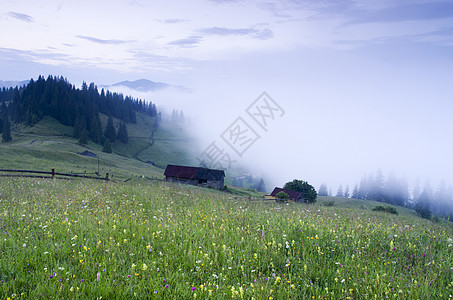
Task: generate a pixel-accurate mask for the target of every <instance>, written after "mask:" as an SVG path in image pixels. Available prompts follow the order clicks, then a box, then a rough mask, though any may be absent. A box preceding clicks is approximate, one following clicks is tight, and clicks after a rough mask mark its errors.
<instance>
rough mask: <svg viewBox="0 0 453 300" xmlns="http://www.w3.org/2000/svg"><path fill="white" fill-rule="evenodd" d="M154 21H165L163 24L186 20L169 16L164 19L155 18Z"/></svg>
mask: <svg viewBox="0 0 453 300" xmlns="http://www.w3.org/2000/svg"><path fill="white" fill-rule="evenodd" d="M156 21H157V22H160V23H165V24H177V23H183V22H187V21H188V20H186V19H178V18H169V19H164V20H161V19H156Z"/></svg>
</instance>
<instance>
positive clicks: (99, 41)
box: [76, 35, 131, 45]
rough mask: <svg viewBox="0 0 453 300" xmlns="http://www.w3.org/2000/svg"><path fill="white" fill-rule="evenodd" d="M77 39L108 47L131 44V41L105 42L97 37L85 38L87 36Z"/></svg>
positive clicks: (80, 36) (79, 36) (78, 36)
mask: <svg viewBox="0 0 453 300" xmlns="http://www.w3.org/2000/svg"><path fill="white" fill-rule="evenodd" d="M76 37H77V38H79V39H83V40H87V41H90V42H93V43H97V44H106V45H119V44H127V43H130V42H131V41H124V40H103V39H98V38H95V37H91V36H85V35H76Z"/></svg>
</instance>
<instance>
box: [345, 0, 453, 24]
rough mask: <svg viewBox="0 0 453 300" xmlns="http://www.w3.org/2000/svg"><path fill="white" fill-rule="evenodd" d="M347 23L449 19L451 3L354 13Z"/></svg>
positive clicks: (451, 8)
mask: <svg viewBox="0 0 453 300" xmlns="http://www.w3.org/2000/svg"><path fill="white" fill-rule="evenodd" d="M354 15H356V17H353V18H352V20H351V21H350V22H349V23H385V22H402V21H420V20H435V19H445V18H451V17H452V16H453V3H449V2H429V3H420V4H409V5H398V6H392V7H387V8H384V9H380V10H375V11H356V12H354Z"/></svg>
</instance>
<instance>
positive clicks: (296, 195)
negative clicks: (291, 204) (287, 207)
mask: <svg viewBox="0 0 453 300" xmlns="http://www.w3.org/2000/svg"><path fill="white" fill-rule="evenodd" d="M280 192H284V193H286V194H287V195H288V196H289V198H288V200H292V201H295V202H299V201H302V199H303V197H302V193H301V192H295V191H289V190H285V189H282V188H279V187H276V188H274V190H273V191H272V193H271V194H270V195H266V196H265V198H266V199H277V194H278V193H280Z"/></svg>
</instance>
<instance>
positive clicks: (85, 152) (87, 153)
mask: <svg viewBox="0 0 453 300" xmlns="http://www.w3.org/2000/svg"><path fill="white" fill-rule="evenodd" d="M79 154H80V155H84V156H89V157H97V155H96V154H94V153H93V152H91V151H88V150H85V151H83V152H80V153H79Z"/></svg>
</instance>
